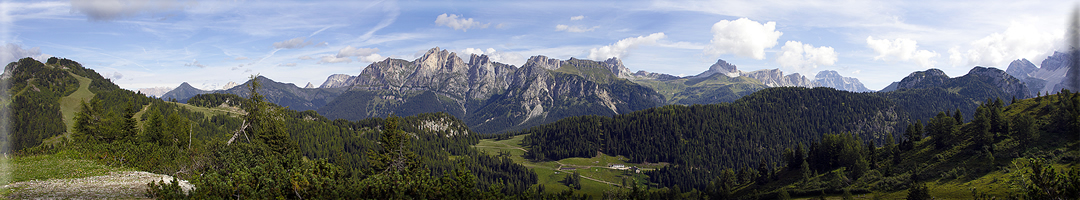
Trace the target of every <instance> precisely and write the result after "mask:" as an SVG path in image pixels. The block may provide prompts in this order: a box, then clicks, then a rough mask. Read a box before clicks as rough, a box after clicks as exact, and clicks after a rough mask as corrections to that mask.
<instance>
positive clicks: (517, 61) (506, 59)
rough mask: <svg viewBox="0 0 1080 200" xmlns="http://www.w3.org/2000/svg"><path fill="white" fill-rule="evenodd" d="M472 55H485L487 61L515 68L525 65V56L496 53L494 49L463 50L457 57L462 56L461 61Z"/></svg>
mask: <svg viewBox="0 0 1080 200" xmlns="http://www.w3.org/2000/svg"><path fill="white" fill-rule="evenodd" d="M472 54H476V55H487V56H488V59H489V60H491V61H492V62H498V63H503V64H510V65H516V66H521V65H524V64H525V56H522V55H521V54H519V53H513V52H502V51H496V50H495V48H487V50H484V49H478V48H477V49H474V48H465V50H462V51H461V53H459V54H458V55H460V56H462V59H469V58H470V56H472Z"/></svg>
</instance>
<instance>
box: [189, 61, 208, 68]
mask: <svg viewBox="0 0 1080 200" xmlns="http://www.w3.org/2000/svg"><path fill="white" fill-rule="evenodd" d="M184 66H187V67H199V68H206V65H204V64H202V63H199V60H191V62H190V63H185V64H184Z"/></svg>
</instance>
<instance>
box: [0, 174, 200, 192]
mask: <svg viewBox="0 0 1080 200" xmlns="http://www.w3.org/2000/svg"><path fill="white" fill-rule="evenodd" d="M159 180H165V181H166V182H168V181H172V177H171V176H168V175H161V174H154V173H149V172H141V171H123V172H113V173H110V174H109V175H104V176H94V177H86V178H75V179H52V180H33V181H23V182H17V183H12V184H9V185H5V186H3V188H7V189H11V191H12V192H11V194H9V195H8V196H7V197H8V198H10V199H142V198H149V197H148V196H147V194H146V189H147V188H148V187H147V183H149V182H151V181H159ZM180 187H181V188H184V190H185V191H190V190H191V189H192V188H193V186H192V185H191V184H189V183H187V181H180Z"/></svg>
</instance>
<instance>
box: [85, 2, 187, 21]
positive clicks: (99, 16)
mask: <svg viewBox="0 0 1080 200" xmlns="http://www.w3.org/2000/svg"><path fill="white" fill-rule="evenodd" d="M194 4H195V2H194V1H182V0H181V1H178V0H71V12H73V13H83V14H86V16H87V17H89V18H90V20H114V19H119V18H124V17H129V16H133V15H137V14H141V13H160V12H169V11H178V10H183V9H184V7H188V6H191V5H194Z"/></svg>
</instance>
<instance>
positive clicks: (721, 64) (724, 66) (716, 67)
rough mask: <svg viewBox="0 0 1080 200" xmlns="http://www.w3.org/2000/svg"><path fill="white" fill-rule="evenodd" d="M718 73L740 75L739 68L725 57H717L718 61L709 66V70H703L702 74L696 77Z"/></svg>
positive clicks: (730, 75) (731, 75) (729, 75)
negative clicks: (725, 59)
mask: <svg viewBox="0 0 1080 200" xmlns="http://www.w3.org/2000/svg"><path fill="white" fill-rule="evenodd" d="M716 73H721V74H724V75H727V76H728V77H737V76H739V69H738V68H737V67H735V65H733V64H731V63H728V62H727V61H724V60H723V59H716V63H715V64H713V65H712V66H709V70H707V71H705V72H701V74H698V75H697V76H696V77H709V76H712V75H713V74H716Z"/></svg>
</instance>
